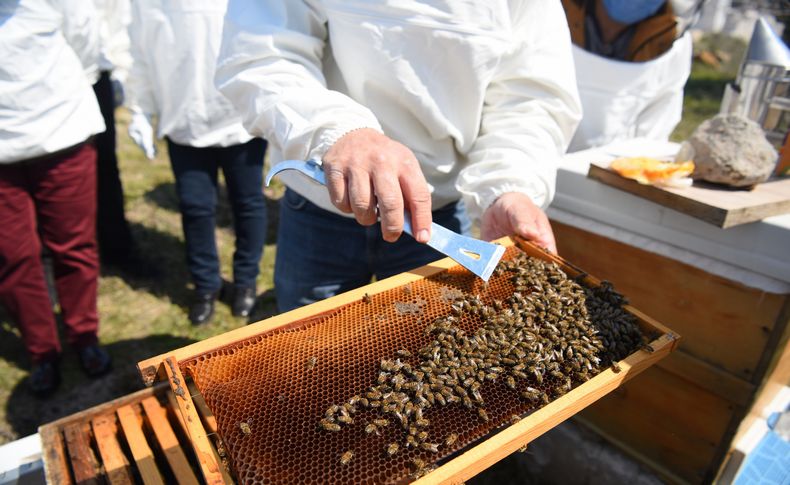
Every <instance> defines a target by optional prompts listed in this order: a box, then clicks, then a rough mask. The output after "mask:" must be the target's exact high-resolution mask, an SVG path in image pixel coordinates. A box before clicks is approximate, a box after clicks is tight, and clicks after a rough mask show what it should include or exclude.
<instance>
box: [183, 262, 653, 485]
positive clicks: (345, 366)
mask: <svg viewBox="0 0 790 485" xmlns="http://www.w3.org/2000/svg"><path fill="white" fill-rule="evenodd" d="M525 262H526V263H528V264H527V265H528V266H530V268H532V269H530V271H532V272H539V273H541V274H540V275H538V277H533V276H530V274H529V272H525V271H524V270H523V269H521V270H520V269H519V268H520V267H523V266H524V265H525ZM519 271H520V272H519ZM519 275H521V276H519ZM525 275H526V276H525ZM571 286H574V287H575V288H577V290H578V291H576V293H573V294H575V295H577V296H576V297H574V298H570V299H569V298H567V297H561V296H560V295H559V294H557V293H556V292H557V291H560V290H558V288H569V287H571ZM562 291H566V290H562ZM569 294H570V293H569ZM514 295H516V296H518V298H514ZM523 295H527V296H529V295H533V296H535V297H536V298H538V299H540V297H541V295H544V296H546V295H548V296H546V298H548V297H549V296H550V297H551V298H554V299H555V300H558V301H559V299H560V298H565V299H563V300H562V302H563V303H562V305H564V307H563V308H565V307H567V308H568V309H569V310H567V311H568V312H574V314H575V315H576V316H575V317H574V318H579V319H583V320H584V321H586V322H589V323H590V327H589V333H588V334H586V335H580V334H579V331H578V329H574V328H575V327H574V328H571V327H569V326H568V325H566V323H565V322H564V320H563V318H566V317H565V316H563V315H564V314H560V313H557V316H555V317H551V315H549V314H548V313H547V312H552V311H554V310H552V309H550V308H542V305H541V308H540V309H538V308H535V309H534V313H535V318H534V322H533V319H532V317H531V316H530V317H529V319H530V324H531V325H534V326H535V329H536V330H535V332H536V335H538V334H540V335H548V336H549V337H551V338H555V340H556V339H557V338H556V336H555V335H553V334H552V332H555V331H558V330H559V329H558V328H556V325H555V324H557V325H560V326H561V327H562V331H563V332H565V331H568V332H573V335H574V337H573V338H575V340H574V341H578V342H581V338H582V337H583V338H584V339H585V341H586V342H593V343H594V344H595V345H592V344H590V345H589V346H588V347H589V348H590V349H591V350H586V351H585V354H584V355H585V356H588V357H589V359H586V357H585V358H582V357H577V358H579V359H580V361H583V362H587V367H589V369H587V368H585V367H584V366H582V367H581V368H579V366H577V369H576V370H577V371H580V372H571V371H569V372H568V375H567V377H566V376H560V374H556V375H554V374H555V373H549V372H546V373H545V376H537V375H533V374H529V375H525V376H523V377H524V378H523V379H521V378H520V379H517V380H516V379H511V378H509V377H506V376H505V374H504V373H503V374H502V375H501V379H500V378H496V377H495V378H494V379H487V378H485V377H484V375H481V376H480V377H481V379H480V380H479V384H475V386H476V387H475V390H476V391H477V392H478V393H479V396H478V397H479V398H480V401H479V402H477V400H475V401H472V400H471V399H468V402H467V399H465V400H464V401H463V404H462V402H461V399H460V398H459V399H455V402H450V403H446V404H445V405H439V404H437V403H435V401H434V399H433V398H432V399H431V403H433V404H434V405H428V404H425V403H426V401H425V399H423V398H422V397H420V396H416V395H415V394H414V393H411V394H408V397H409V399H408V401H409V402H408V403H407V406H410V407H412V408H414V406H412V403H417V399H418V398H419V400H420V402H421V403H422V404H421V405H420V411H419V414H420V416H418V417H419V418H420V419H424V420H425V421H424V422H425V423H429V424H427V425H421V426H420V427H419V429H417V428H414V423H415V422H416V420H415V416H414V414H412V415H411V418H409V419H410V421H409V419H407V418H405V417H404V416H403V415H402V414H401V413H400V412H398V411H393V410H392V409H390V411H389V414H386V413H385V409H384V408H385V406H386V405H387V402H386V401H385V399H384V397H381V398H379V399H380V401H378V400H377V401H376V402H378V403H379V406H377V407H375V408H374V407H372V405H370V404H369V403H368V401H373V400H374V399H372V398H378V397H379V396H378V395H377V394H376V393H379V394H381V393H380V392H379V391H384V392H385V394H386V395H387V396H390V395H394V396H395V397H397V396H406V395H407V393H405V392H394V391H393V390H392V389H391V387H388V386H391V385H392V384H391V382H392V380H393V378H394V377H395V376H396V375H397V376H399V377H397V379H401V380H402V379H406V380H408V379H412V380H415V378H413V374H409V373H405V371H403V370H402V367H403V366H404V365H406V366H407V368H411V369H412V370H415V369H418V368H423V367H425V366H427V364H428V363H429V362H428V361H430V360H435V361H436V362H442V361H441V359H439V357H438V352H439V350H437V345H436V344H437V343H441V342H439V340H437V338H438V339H441V340H442V341H444V340H445V338H446V336H447V334H448V332H450V333H453V334H454V335H456V336H458V337H459V339H460V340H464V341H465V342H466V343H465V345H468V341H469V340H474V341H478V339H482V338H484V337H485V335H500V334H501V332H500V330H498V328H499V327H496V326H493V327H492V325H497V324H498V323H491V322H500V323H501V322H505V320H503V319H502V318H499V317H501V315H502V314H503V313H502V311H500V312H498V313H497V311H496V310H503V311H504V314H507V315H511V317H509V318H511V320H512V314H513V313H512V312H510V311H507V308H509V305H511V306H512V307H513V308H515V306H516V303H517V302H519V301H522V300H520V299H521V298H523ZM552 295H553V296H552ZM579 295H581V296H579ZM570 300H573V301H570ZM541 301H549V300H548V299H546V300H541ZM469 302H472V303H471V304H470V303H469ZM622 303H623V299H622V298H621V297H620V296H619V295H617V294H616V293H614V292H613V291H612V290H611V286H608V285H606V284H604V285H602V287H601V288H598V289H583V288H581V287H579V286H578V284H577V283H576V282H574V281H571V280H569V278H568V277H567V276H566V275H565V273H563V272H562V271H561V270H560V269H559V267H557V266H556V265H555V264H553V263H543V262H542V261H541V260H537V259H535V258H530V257H528V256H526V255H525V254H524V253H523V252H522V251H521V250H520V249H518V248H516V247H510V248H508V250H507V251H506V252H505V255H504V257H503V261H502V262H500V267H498V269H497V271H496V272H495V273H494V276H493V277H492V278H491V279H490V281H489V282H488V283H483V282H482V281H481V280H480V279H478V278H476V277H475V276H474V275H472V274H471V273H469V272H468V271H466V270H464V269H463V268H461V267H460V266H459V267H454V268H451V269H449V270H447V271H444V272H442V273H439V274H437V275H434V276H432V277H429V278H426V279H423V280H419V281H416V282H413V283H409V284H407V285H404V286H402V287H399V288H394V289H391V290H387V291H384V292H382V293H378V294H375V295H370V296H368V295H365V297H364V298H362V299H361V300H359V301H356V302H352V303H349V304H347V305H344V306H342V307H340V308H337V309H336V310H333V311H331V312H327V313H325V314H321V315H317V316H314V317H311V318H309V319H305V320H304V321H301V322H296V325H289V326H288V328H286V329H277V330H274V331H272V332H269V333H266V334H262V335H258V336H256V337H253V338H250V339H248V340H246V341H243V342H240V343H236V344H233V345H230V346H227V347H225V348H221V349H216V350H214V351H212V352H209V353H206V354H203V355H200V356H197V357H195V358H193V359H190V360H187V361H184V362H181V364H180V365H181V367H182V370H183V371H184V372H185V373H186V374H187V375H189V376H190V377H191V378H192V379H193V381H194V382H195V385H196V386H197V388H198V389H199V390H200V392H201V394H202V395H203V397H204V399H205V401H206V403H207V404H208V406H209V407H210V409H211V411H212V412H213V414H214V415H215V417H216V419H217V425H218V430H219V434H220V435H221V438H222V441H223V443H224V446H225V448H226V450H227V456H228V458H229V460H230V466H231V469H232V472H233V473H234V475H235V478H236V479H237V480H238V481H239V482H240V483H304V484H311V483H312V484H316V483H327V482H330V483H355V484H357V483H360V484H362V483H403V482H407V481H409V480H411V479H413V478H415V477H416V476H418V475H419V474H421V473H423V472H424V471H427V470H429V469H430V468H431V467H433V466H437V465H441V464H442V463H444V462H446V461H447V460H449V459H451V458H452V457H454V456H455V455H456V454H458V453H459V452H462V451H464V450H465V449H468V448H469V447H471V446H472V445H473V444H476V442H478V441H480V440H481V439H484V438H485V437H487V436H489V435H490V434H492V433H495V432H496V431H497V430H498V429H501V428H503V427H506V426H508V425H510V424H511V422H512V421H514V420H515V419H516V417H518V418H521V417H524V416H526V415H528V414H530V413H531V412H533V411H534V410H536V409H538V408H539V407H540V406H542V405H543V404H544V403H545V402H548V401H550V400H551V399H553V398H555V397H557V396H559V395H561V394H563V393H565V392H567V390H569V389H570V388H572V387H575V386H577V385H579V384H581V383H582V382H583V381H585V380H587V379H588V378H590V377H592V376H593V375H595V374H597V373H598V372H600V370H601V369H602V368H605V367H606V366H609V365H614V366H616V364H614V363H615V362H616V361H617V360H619V359H622V358H624V357H625V356H627V355H629V354H630V353H631V352H633V351H634V350H636V348H638V347H639V346H640V345H644V344H643V343H642V342H644V336H642V335H641V334H640V332H639V330H638V327H637V326H636V324H635V319H634V318H633V317H632V316H631V315H630V314H628V313H626V312H624V311H623V310H622V309H621V304H622ZM536 305H537V303H536ZM465 307H466V308H465ZM530 308H533V307H530ZM565 311H566V310H563V312H565ZM588 315H589V316H588ZM567 318H570V317H567ZM580 321H581V320H580ZM552 322H553V323H552ZM505 325H509V326H512V322H505ZM507 328H510V327H507ZM582 328H586V326H584V325H583V326H582ZM486 329H487V330H486ZM481 331H484V332H488V333H487V334H481ZM496 332H500V333H496ZM512 334H513V332H512V331H511V332H510V335H512ZM437 335H438V337H437ZM443 335H444V336H443ZM519 335H521V334H519ZM492 338H493V337H492ZM541 338H543V337H541ZM562 338H563V339H564V338H566V337H565V336H563V337H562ZM567 338H571V337H567ZM557 341H558V342H559V340H557ZM546 342H547V345H548V347H549V350H548V352H556V353H555V354H551V355H553V356H556V355H558V354H562V353H563V352H564V351H566V350H567V349H568V348H569V346H563V347H561V348H560V347H559V343H557V345H556V350H551V348H552V345H553V344H551V342H550V341H549V340H546ZM574 345H575V344H574ZM513 347H515V345H513ZM541 347H542V346H541ZM593 351H594V356H593ZM441 352H442V355H445V354H446V353H447V352H450V351H446V350H442V351H441ZM450 353H451V354H452V352H450ZM453 355H454V354H453ZM495 355H496V356H498V357H499V358H500V359H503V357H502V356H503V355H505V354H504V353H500V352H497V353H496V354H495ZM579 355H580V354H579V353H578V352H577V356H579ZM485 357H486V360H490V357H491V355H490V354H487V355H486V356H485ZM552 358H553V357H552ZM559 358H560V359H562V356H561V355H560V357H559ZM480 360H481V362H482V359H480ZM508 362H509V361H508ZM488 365H489V366H490V367H489V371H490V370H491V369H496V368H498V367H497V366H498V365H500V364H498V363H496V362H493V363H491V364H488ZM393 366H395V368H393ZM567 368H568V369H570V367H569V366H568V367H567ZM425 370H426V371H427V370H429V369H427V368H426V369H425ZM511 370H512V369H511ZM437 372H443V373H447V372H450V371H448V370H447V369H446V368H442V369H440V370H439V371H437ZM452 372H453V375H456V373H455V370H453V371H452ZM489 373H491V372H489ZM444 375H445V374H441V376H444ZM382 376H384V377H382ZM404 376H405V377H404ZM441 376H440V377H441ZM461 377H466V376H464V375H462V376H461ZM538 377H540V379H538ZM561 377H562V378H561ZM442 378H444V377H442ZM448 379H449V376H448ZM467 380H469V379H467ZM382 382H383V383H384V384H382ZM426 382H427V381H426ZM398 384H399V385H398V388H400V381H399V382H398ZM437 389H438V387H437ZM388 390H389V391H390V392H388V393H387V391H388ZM459 392H462V391H459ZM525 392H526V393H527V394H525ZM437 394H438V393H437ZM531 394H534V395H535V396H536V397H535V398H532V399H527V398H525V396H527V395H531ZM366 396H367V397H370V398H371V399H370V400H368V398H367V397H366ZM448 396H449V394H448ZM459 396H460V394H459ZM537 396H541V399H538V398H537ZM363 397H364V398H365V399H364V401H366V403H368V404H369V405H368V406H367V407H366V406H364V405H361V404H360V403H359V401H360V400H361V399H362V398H363ZM437 397H438V396H437ZM391 399H394V398H391ZM406 400H407V399H406V397H404V398H403V401H406ZM349 402H350V403H353V404H354V406H350V405H349V404H346V403H349ZM344 405H345V408H346V409H349V410H351V412H350V413H348V412H346V411H343V412H342V413H340V412H338V409H339V408H341V407H343V406H344ZM390 406H391V408H393V407H394V406H395V404H392V403H390ZM400 406H401V407H400V408H399V410H402V404H401V405H400ZM341 414H342V415H345V416H346V417H347V419H345V420H343V421H342V422H341V418H340V416H341ZM396 416H397V417H400V418H402V419H403V420H404V422H403V423H402V425H401V423H399V422H398V419H394V418H395V417H396ZM382 419H387V420H388V421H389V424H388V425H381V426H376V425H374V423H377V422H378V423H382V422H381V421H376V420H382ZM330 428H331V429H334V430H335V431H330V430H329V429H330ZM410 428H413V429H411V430H409V429H410ZM418 431H419V432H422V431H425V435H423V437H422V439H421V440H419V441H417V442H415V441H412V442H411V445H412V446H410V445H409V443H408V441H407V438H408V436H410V435H415V434H416V433H417V432H418ZM426 436H427V438H426ZM415 445H416V446H415Z"/></svg>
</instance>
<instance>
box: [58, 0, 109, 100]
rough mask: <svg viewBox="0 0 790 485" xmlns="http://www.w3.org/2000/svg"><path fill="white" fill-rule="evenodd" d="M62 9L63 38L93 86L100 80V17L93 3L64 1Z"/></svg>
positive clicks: (81, 0)
mask: <svg viewBox="0 0 790 485" xmlns="http://www.w3.org/2000/svg"><path fill="white" fill-rule="evenodd" d="M55 5H58V6H59V7H60V13H61V19H62V23H63V37H64V38H65V39H66V42H67V43H68V44H69V46H71V48H72V49H73V50H74V52H75V53H76V54H77V57H78V58H79V60H80V63H81V64H82V68H83V70H84V71H85V76H86V77H87V78H88V80H89V81H90V83H91V84H94V83H95V82H96V81H97V80H98V79H99V49H100V45H99V17H98V14H97V12H96V7H95V5H94V4H93V2H87V1H85V0H63V1H61V2H55Z"/></svg>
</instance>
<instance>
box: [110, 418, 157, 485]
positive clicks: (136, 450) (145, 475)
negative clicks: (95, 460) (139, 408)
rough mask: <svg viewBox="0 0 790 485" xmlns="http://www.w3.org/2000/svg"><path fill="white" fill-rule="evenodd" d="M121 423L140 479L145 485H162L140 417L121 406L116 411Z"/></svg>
mask: <svg viewBox="0 0 790 485" xmlns="http://www.w3.org/2000/svg"><path fill="white" fill-rule="evenodd" d="M116 412H117V414H118V420H119V421H120V423H121V428H122V429H123V434H124V436H125V437H126V443H127V444H128V445H129V449H130V450H131V451H132V456H133V457H134V461H135V465H136V467H137V470H138V471H139V472H140V477H141V478H142V479H143V483H145V485H158V484H164V481H163V480H162V475H161V474H160V473H159V468H157V466H156V462H155V461H154V453H153V452H152V451H151V447H150V446H148V441H147V440H146V439H145V434H144V433H143V423H142V419H140V416H139V415H138V414H137V412H136V411H135V410H134V409H133V408H132V406H131V405H127V406H122V407H120V408H118V411H116Z"/></svg>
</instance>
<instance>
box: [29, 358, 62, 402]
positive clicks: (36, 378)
mask: <svg viewBox="0 0 790 485" xmlns="http://www.w3.org/2000/svg"><path fill="white" fill-rule="evenodd" d="M59 367H60V366H59V365H58V362H57V361H56V360H51V361H46V362H39V363H37V364H33V369H32V370H31V371H30V377H28V385H29V386H30V390H31V391H32V392H33V394H35V395H36V396H38V397H47V396H49V395H50V394H52V393H53V392H55V391H56V390H57V388H58V386H59V385H60V368H59Z"/></svg>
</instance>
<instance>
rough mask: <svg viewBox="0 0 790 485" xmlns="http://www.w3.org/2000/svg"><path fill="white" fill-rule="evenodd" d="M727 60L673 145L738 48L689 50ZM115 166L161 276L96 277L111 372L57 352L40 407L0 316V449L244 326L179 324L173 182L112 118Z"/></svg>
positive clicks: (705, 113)
mask: <svg viewBox="0 0 790 485" xmlns="http://www.w3.org/2000/svg"><path fill="white" fill-rule="evenodd" d="M701 48H707V49H715V50H723V51H724V52H732V53H733V54H730V59H729V61H728V62H724V63H722V65H721V66H720V67H719V68H713V67H711V66H709V65H705V64H703V63H700V62H695V64H694V68H693V71H692V75H691V79H690V80H689V82H688V84H687V87H686V92H685V101H684V112H683V120H682V122H681V123H680V124H679V125H678V127H677V129H676V130H675V132H674V133H673V135H672V139H673V140H675V141H680V140H683V139H685V138H686V137H687V136H688V135H689V134H690V133H691V132H692V131H693V130H694V128H696V127H697V125H699V123H701V122H702V121H703V120H705V119H707V118H709V117H711V116H713V115H714V114H716V113H717V112H718V109H719V103H720V101H721V94H722V92H723V89H724V85H725V84H726V82H727V81H728V80H731V79H732V78H734V76H735V72H736V71H735V69H737V65H738V64H739V63H740V57H741V55H742V54H741V52H742V51H743V45H740V44H737V43H733V42H731V41H728V40H727V39H721V38H707V39H703V42H700V43H698V45H696V46H695V49H696V50H699V49H701ZM117 114H118V119H117V125H118V127H117V128H118V158H119V162H120V168H121V176H122V179H123V184H124V190H125V196H126V215H127V218H128V219H129V221H130V223H131V225H132V231H133V234H134V237H135V240H136V241H137V243H138V245H139V246H140V249H141V250H142V254H143V255H144V257H145V259H146V260H147V262H148V263H149V264H150V265H152V266H155V267H156V268H159V269H160V270H161V271H162V277H160V278H156V279H139V278H133V277H131V276H129V275H125V274H119V273H114V272H103V273H102V275H101V278H100V280H99V303H98V304H99V314H100V317H101V327H100V339H101V342H102V343H103V344H104V345H106V346H107V348H108V349H109V350H110V352H111V353H112V355H113V358H114V362H115V369H114V371H113V372H112V373H111V374H110V375H108V376H106V377H103V378H101V379H98V380H89V379H87V378H86V377H84V376H83V375H82V373H81V372H80V370H79V368H78V366H77V364H76V356H75V355H74V354H73V352H71V351H69V350H68V349H66V350H65V353H64V356H63V361H62V370H63V383H62V385H61V388H60V390H59V391H58V392H57V393H56V394H55V395H54V396H53V397H51V398H49V399H47V400H37V399H34V398H32V397H31V396H30V395H29V393H28V392H27V389H26V386H25V379H26V378H27V369H28V362H27V356H26V354H25V351H24V349H23V347H22V343H21V340H20V336H19V332H18V330H17V329H16V328H15V326H14V325H13V323H12V322H11V321H10V320H9V318H8V317H7V316H5V314H3V313H2V309H0V444H3V443H5V442H8V441H12V440H15V439H17V438H19V437H22V436H26V435H29V434H31V433H35V432H36V429H37V427H38V426H39V425H40V424H43V423H47V422H50V421H52V420H54V419H57V418H59V417H62V416H67V415H70V414H73V413H75V412H77V411H80V410H83V409H85V408H88V407H91V406H93V405H96V404H100V403H103V402H106V401H109V400H111V399H114V398H116V397H119V396H122V395H125V394H128V393H130V392H132V391H134V390H137V389H139V388H141V387H142V382H141V380H140V377H139V374H138V372H137V370H136V368H135V364H136V363H137V362H138V361H140V360H142V359H145V358H147V357H150V356H154V355H158V354H161V353H164V352H167V351H169V350H172V349H175V348H178V347H182V346H184V345H187V344H189V343H191V342H195V341H198V340H202V339H205V338H207V337H210V336H212V335H216V334H220V333H223V332H226V331H228V330H232V329H234V328H238V327H241V326H243V325H245V324H246V321H244V320H240V319H236V318H234V317H232V316H231V314H230V311H229V310H228V308H227V306H226V305H223V304H219V305H218V306H217V312H216V315H215V318H214V321H213V322H212V323H211V324H210V325H207V326H205V327H202V328H194V327H192V326H191V325H190V323H189V321H188V320H187V316H186V304H187V302H188V298H189V295H190V289H189V286H188V284H187V281H188V275H187V270H186V265H185V262H184V246H183V237H182V234H181V222H180V216H179V213H178V202H177V198H176V194H175V190H174V180H173V175H172V172H171V170H170V165H169V163H168V159H167V155H166V151H165V146H164V145H163V144H160V145H159V146H158V148H159V152H158V154H157V156H156V158H155V159H154V160H151V161H149V160H146V159H145V157H144V156H143V155H142V153H141V152H140V150H139V149H138V148H137V147H136V146H135V145H134V144H133V142H132V141H131V139H130V138H129V137H128V136H127V134H126V126H127V123H128V117H127V115H126V113H125V111H123V110H119V111H118V113H117ZM281 192H282V190H281V188H280V189H275V190H273V191H271V192H266V195H267V202H268V206H269V207H268V208H269V216H270V217H269V221H270V224H269V235H268V237H267V244H266V248H265V250H264V256H263V260H262V261H261V274H260V276H259V278H258V282H257V283H258V291H259V293H262V295H261V296H260V297H259V302H258V305H257V308H256V317H257V319H260V318H263V317H265V316H267V315H271V314H273V313H274V311H275V302H274V298H273V297H272V296H271V290H272V269H273V262H274V256H275V252H276V248H275V245H274V244H273V241H274V234H275V233H276V213H277V211H276V208H277V199H278V198H279V196H280V195H281ZM225 200H226V199H225V197H224V194H222V196H221V197H220V205H219V209H218V222H217V226H218V227H217V231H216V233H217V245H218V249H219V253H220V260H221V267H222V272H223V276H225V277H226V278H228V277H229V276H230V275H231V272H230V262H231V255H232V252H233V234H232V230H231V222H230V221H231V218H230V212H229V209H228V205H227V203H225V202H223V201H225Z"/></svg>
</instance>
